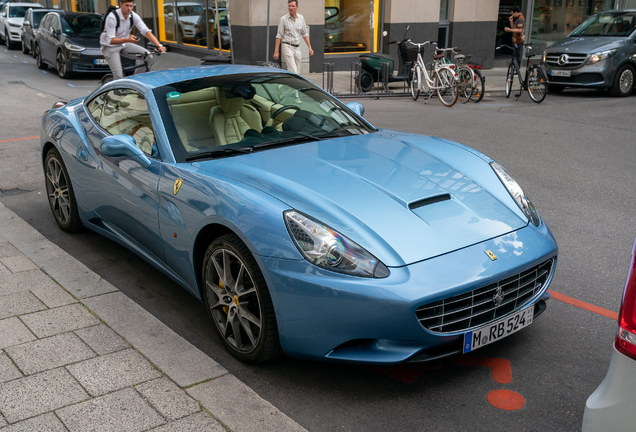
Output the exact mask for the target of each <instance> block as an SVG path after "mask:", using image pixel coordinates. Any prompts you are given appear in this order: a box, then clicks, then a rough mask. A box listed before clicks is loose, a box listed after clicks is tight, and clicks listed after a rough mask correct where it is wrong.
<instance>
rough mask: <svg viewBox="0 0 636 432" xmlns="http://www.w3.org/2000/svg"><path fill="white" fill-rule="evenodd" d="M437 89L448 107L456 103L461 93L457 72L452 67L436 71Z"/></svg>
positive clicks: (438, 94) (439, 96)
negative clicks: (456, 76) (456, 77)
mask: <svg viewBox="0 0 636 432" xmlns="http://www.w3.org/2000/svg"><path fill="white" fill-rule="evenodd" d="M435 89H436V90H437V97H438V98H439V100H440V102H442V103H443V104H444V105H446V106H447V107H451V106H453V105H455V102H457V96H458V94H459V86H458V85H457V81H456V80H455V74H454V73H453V72H451V70H450V69H446V68H444V69H439V70H437V71H435Z"/></svg>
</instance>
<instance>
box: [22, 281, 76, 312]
mask: <svg viewBox="0 0 636 432" xmlns="http://www.w3.org/2000/svg"><path fill="white" fill-rule="evenodd" d="M31 292H32V293H33V294H35V296H36V297H37V298H39V299H40V301H41V302H42V303H44V304H45V305H46V306H47V307H49V308H55V307H59V306H66V305H69V304H71V303H77V300H75V299H74V298H73V296H71V295H70V294H69V293H67V292H66V291H64V290H63V289H62V288H61V287H60V286H59V285H57V284H55V283H54V284H53V285H47V286H39V287H34V288H31Z"/></svg>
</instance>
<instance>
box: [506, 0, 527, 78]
mask: <svg viewBox="0 0 636 432" xmlns="http://www.w3.org/2000/svg"><path fill="white" fill-rule="evenodd" d="M510 12H512V15H511V16H510V17H509V18H508V19H509V20H510V27H506V28H504V31H506V32H507V33H512V46H514V47H515V52H514V55H515V58H516V59H517V64H518V65H521V54H522V52H523V42H524V41H525V34H524V30H525V27H526V20H525V18H524V17H523V14H522V13H521V9H520V8H519V6H513V7H511V8H510Z"/></svg>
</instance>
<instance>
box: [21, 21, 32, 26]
mask: <svg viewBox="0 0 636 432" xmlns="http://www.w3.org/2000/svg"><path fill="white" fill-rule="evenodd" d="M22 25H23V26H25V27H26V26H30V25H31V23H30V22H29V21H23V22H22Z"/></svg>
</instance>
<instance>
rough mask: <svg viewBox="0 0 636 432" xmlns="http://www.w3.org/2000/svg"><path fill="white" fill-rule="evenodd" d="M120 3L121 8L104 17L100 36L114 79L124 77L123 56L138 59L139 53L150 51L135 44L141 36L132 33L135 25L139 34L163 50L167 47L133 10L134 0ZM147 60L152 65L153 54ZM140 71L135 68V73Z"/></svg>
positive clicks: (102, 48) (103, 51)
mask: <svg viewBox="0 0 636 432" xmlns="http://www.w3.org/2000/svg"><path fill="white" fill-rule="evenodd" d="M120 5H121V7H120V8H119V9H117V10H114V11H112V12H111V13H108V14H107V16H106V18H104V30H103V31H102V34H101V36H100V38H99V44H100V49H101V50H102V54H104V58H105V59H106V61H107V62H108V66H109V67H110V70H111V71H112V72H113V78H114V79H119V78H123V77H124V72H123V69H122V66H121V56H124V57H126V58H129V59H134V60H137V57H136V55H137V54H141V53H146V52H148V51H147V50H146V49H145V48H143V47H141V46H139V45H136V44H135V42H137V41H138V40H139V38H138V37H136V36H133V35H131V34H130V32H131V31H132V28H133V26H134V27H137V30H139V34H142V35H144V36H145V37H146V38H147V39H148V40H150V42H152V43H153V44H155V45H156V46H157V47H158V48H159V50H160V51H161V52H166V47H164V46H163V45H161V43H159V41H158V40H157V38H156V37H155V36H154V35H153V34H152V31H151V30H150V29H149V28H148V27H147V26H146V25H145V24H144V22H143V21H142V19H141V18H140V17H139V15H137V14H136V13H134V12H133V7H134V6H135V3H134V0H121V1H120ZM115 14H117V16H115ZM117 18H119V19H117ZM147 61H148V65H149V66H151V65H152V63H153V60H152V56H149V57H148V60H147ZM138 71H139V68H137V69H135V73H137V72H138Z"/></svg>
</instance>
